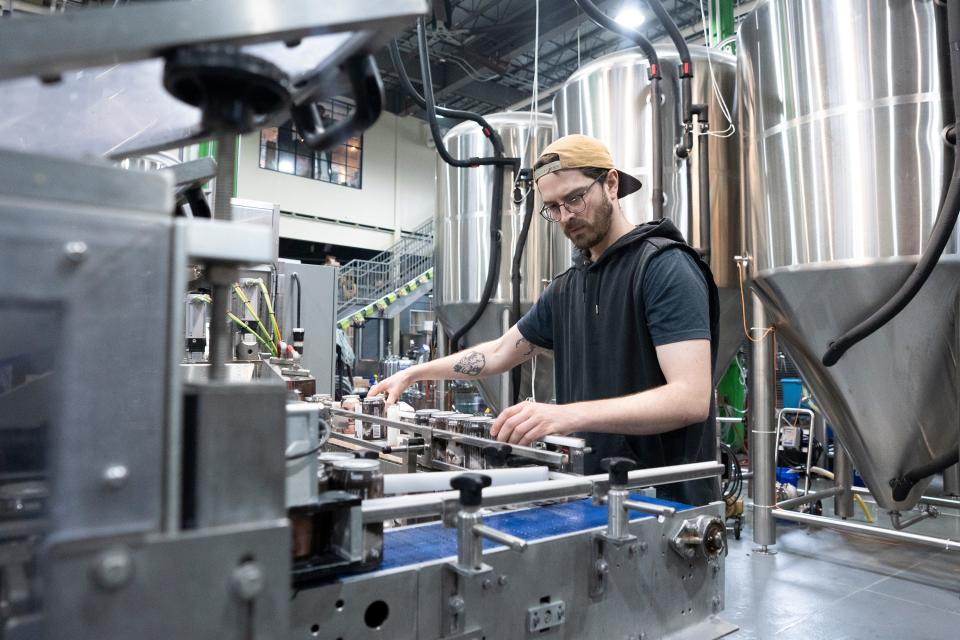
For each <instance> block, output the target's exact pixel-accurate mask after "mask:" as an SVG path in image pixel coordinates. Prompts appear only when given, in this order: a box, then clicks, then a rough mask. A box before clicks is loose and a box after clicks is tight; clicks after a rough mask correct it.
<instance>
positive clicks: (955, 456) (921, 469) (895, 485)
mask: <svg viewBox="0 0 960 640" xmlns="http://www.w3.org/2000/svg"><path fill="white" fill-rule="evenodd" d="M957 462H960V449H958V448H956V447H954V448H953V449H952V450H951V451H947V452H946V453H944V454H941V455H939V456H937V457H936V458H934V459H933V460H931V461H930V462H928V463H926V464H921V465H919V466H917V467H914V468H913V469H911V470H910V471H907V472H906V473H905V474H903V475H902V476H898V477H896V478H891V480H890V487H891V488H892V489H893V499H894V500H896V501H897V502H900V501H902V500H906V499H907V496H908V495H909V494H910V491H911V490H912V489H913V487H914V486H915V485H916V484H917V483H918V482H920V481H921V480H923V479H924V478H929V477H930V476H932V475H933V474H935V473H939V472H941V471H943V470H944V469H949V468H950V467H952V466H953V465H955V464H957Z"/></svg>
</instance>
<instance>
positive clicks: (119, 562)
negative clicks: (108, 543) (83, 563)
mask: <svg viewBox="0 0 960 640" xmlns="http://www.w3.org/2000/svg"><path fill="white" fill-rule="evenodd" d="M132 577H133V560H132V559H131V558H130V553H129V552H128V551H127V550H126V549H109V550H107V551H104V552H103V553H102V554H101V555H100V559H99V560H98V561H97V566H96V568H95V569H94V571H93V579H94V581H95V582H96V583H97V585H98V586H99V587H100V588H101V589H103V590H104V591H116V590H118V589H121V588H123V587H124V586H125V585H126V584H127V583H128V582H130V579H131V578H132Z"/></svg>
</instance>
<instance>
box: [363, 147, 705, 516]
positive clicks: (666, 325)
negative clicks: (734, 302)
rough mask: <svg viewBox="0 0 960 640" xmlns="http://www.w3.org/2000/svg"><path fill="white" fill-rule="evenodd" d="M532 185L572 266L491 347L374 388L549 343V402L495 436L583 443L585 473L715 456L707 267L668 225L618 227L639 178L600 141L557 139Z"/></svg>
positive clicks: (690, 494) (387, 388)
mask: <svg viewBox="0 0 960 640" xmlns="http://www.w3.org/2000/svg"><path fill="white" fill-rule="evenodd" d="M534 179H535V181H536V184H537V188H538V189H539V190H540V193H541V195H542V197H543V202H544V206H543V209H542V210H541V214H542V215H543V217H544V218H546V219H548V220H550V221H551V222H553V223H556V224H559V225H560V226H561V228H562V229H563V232H564V234H565V235H566V236H567V238H569V239H570V240H571V242H573V244H574V246H576V247H577V249H579V252H578V253H579V255H577V256H576V257H575V260H574V266H573V268H571V269H569V270H567V271H566V272H564V273H563V274H561V275H559V276H557V277H556V278H555V279H554V280H553V281H552V282H551V283H550V285H549V286H548V287H547V288H546V290H545V291H544V292H543V295H541V297H540V299H539V300H538V301H537V302H536V304H534V306H533V307H532V308H531V309H530V311H529V312H527V314H526V315H524V316H523V318H521V319H520V321H519V322H518V323H517V324H516V325H514V326H513V327H512V328H511V329H510V330H509V331H508V332H507V333H506V335H504V336H502V337H501V338H499V339H498V340H494V341H491V342H487V343H484V344H481V345H477V346H475V347H471V348H468V349H467V350H465V351H463V352H460V353H456V354H453V355H451V356H447V357H445V358H442V359H439V360H435V361H433V362H427V363H424V364H422V365H418V366H416V367H411V368H410V369H407V370H406V371H402V372H400V373H398V374H396V375H394V376H391V377H390V378H388V379H386V380H384V381H382V382H381V383H380V384H378V385H376V386H375V387H374V388H373V389H371V393H387V394H388V400H387V401H388V402H394V401H396V399H397V398H398V397H399V396H400V394H401V393H402V392H403V390H404V389H406V388H407V387H408V386H409V385H411V384H413V383H414V382H416V381H418V380H423V379H433V378H439V379H452V378H456V379H472V378H477V377H480V376H490V375H495V374H498V373H502V372H504V371H507V370H509V369H510V368H512V367H514V366H517V365H519V364H520V363H522V362H525V361H527V360H529V359H530V358H532V357H533V354H534V352H535V350H536V349H538V348H539V349H549V350H553V352H554V358H555V367H556V368H555V378H556V393H557V402H558V404H555V405H554V404H544V403H537V402H523V403H520V404H517V405H514V406H512V407H507V408H506V409H505V410H504V411H503V412H502V413H501V414H500V416H499V417H498V418H497V420H496V423H495V424H494V426H493V434H494V435H495V436H496V437H497V439H498V440H500V441H503V442H510V443H516V444H523V445H529V444H530V443H532V442H534V441H536V440H539V439H541V438H543V437H544V436H547V435H551V434H556V435H577V436H580V437H583V438H585V439H586V441H587V444H588V446H589V447H590V448H591V449H592V453H591V454H590V455H589V456H588V458H587V461H586V462H587V473H597V472H599V471H600V461H601V460H602V459H603V458H608V457H613V456H624V457H628V458H633V459H634V460H636V461H637V463H638V467H641V468H642V467H659V466H665V465H672V464H683V463H688V462H697V461H703V460H713V459H714V458H715V448H716V443H715V426H714V418H713V402H712V400H713V383H712V379H713V376H712V372H713V367H714V364H715V359H716V348H715V346H716V340H717V292H716V286H715V284H714V282H713V277H712V275H711V274H710V270H709V267H707V265H706V264H705V263H704V262H703V261H702V260H701V259H700V257H699V255H698V254H697V253H696V252H695V251H694V250H693V249H692V248H690V247H689V246H688V245H687V244H685V243H684V242H683V237H682V235H681V234H680V232H679V231H678V230H677V228H676V227H675V226H674V225H673V224H672V223H671V222H670V221H669V220H666V219H664V220H658V221H654V222H650V223H647V224H642V225H639V226H633V225H631V224H630V223H629V222H627V219H626V218H625V217H624V215H623V211H622V210H621V208H620V203H619V198H622V197H624V196H627V195H629V194H631V193H633V192H635V191H637V190H638V189H639V188H640V181H639V180H637V179H636V178H634V177H633V176H631V175H629V174H627V173H624V172H623V171H618V170H617V169H615V168H614V164H613V159H612V158H611V156H610V152H609V151H608V150H607V148H606V147H605V146H604V145H603V144H602V143H600V142H599V141H598V140H595V139H593V138H589V137H587V136H582V135H571V136H566V137H564V138H560V139H559V140H557V141H555V142H554V143H553V144H551V145H549V146H548V147H547V148H546V149H544V151H543V153H542V154H541V156H540V158H539V160H537V162H536V164H535V166H534ZM658 495H659V496H660V497H663V498H667V499H673V500H676V501H678V502H684V503H687V504H696V505H700V504H705V503H707V502H710V501H711V500H716V499H719V486H718V484H717V482H716V480H698V481H694V482H687V483H683V484H676V485H666V486H663V487H660V488H658Z"/></svg>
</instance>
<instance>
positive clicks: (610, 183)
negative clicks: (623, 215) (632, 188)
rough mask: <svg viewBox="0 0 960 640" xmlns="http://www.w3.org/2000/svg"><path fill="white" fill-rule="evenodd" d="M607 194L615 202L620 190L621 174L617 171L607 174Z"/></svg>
mask: <svg viewBox="0 0 960 640" xmlns="http://www.w3.org/2000/svg"><path fill="white" fill-rule="evenodd" d="M604 182H605V185H604V186H605V187H606V189H607V193H608V194H609V195H610V197H611V198H613V199H614V200H616V199H617V190H618V189H619V188H620V173H619V172H618V171H617V170H616V169H611V170H610V171H608V172H607V179H606V180H604Z"/></svg>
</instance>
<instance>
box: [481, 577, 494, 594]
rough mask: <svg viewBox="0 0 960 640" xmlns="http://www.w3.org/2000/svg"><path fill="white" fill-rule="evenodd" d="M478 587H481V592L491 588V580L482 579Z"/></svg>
mask: <svg viewBox="0 0 960 640" xmlns="http://www.w3.org/2000/svg"><path fill="white" fill-rule="evenodd" d="M480 586H482V587H483V590H484V591H486V590H487V589H489V588H490V587H492V586H493V580H491V579H490V578H484V580H483V582H482V583H480Z"/></svg>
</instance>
